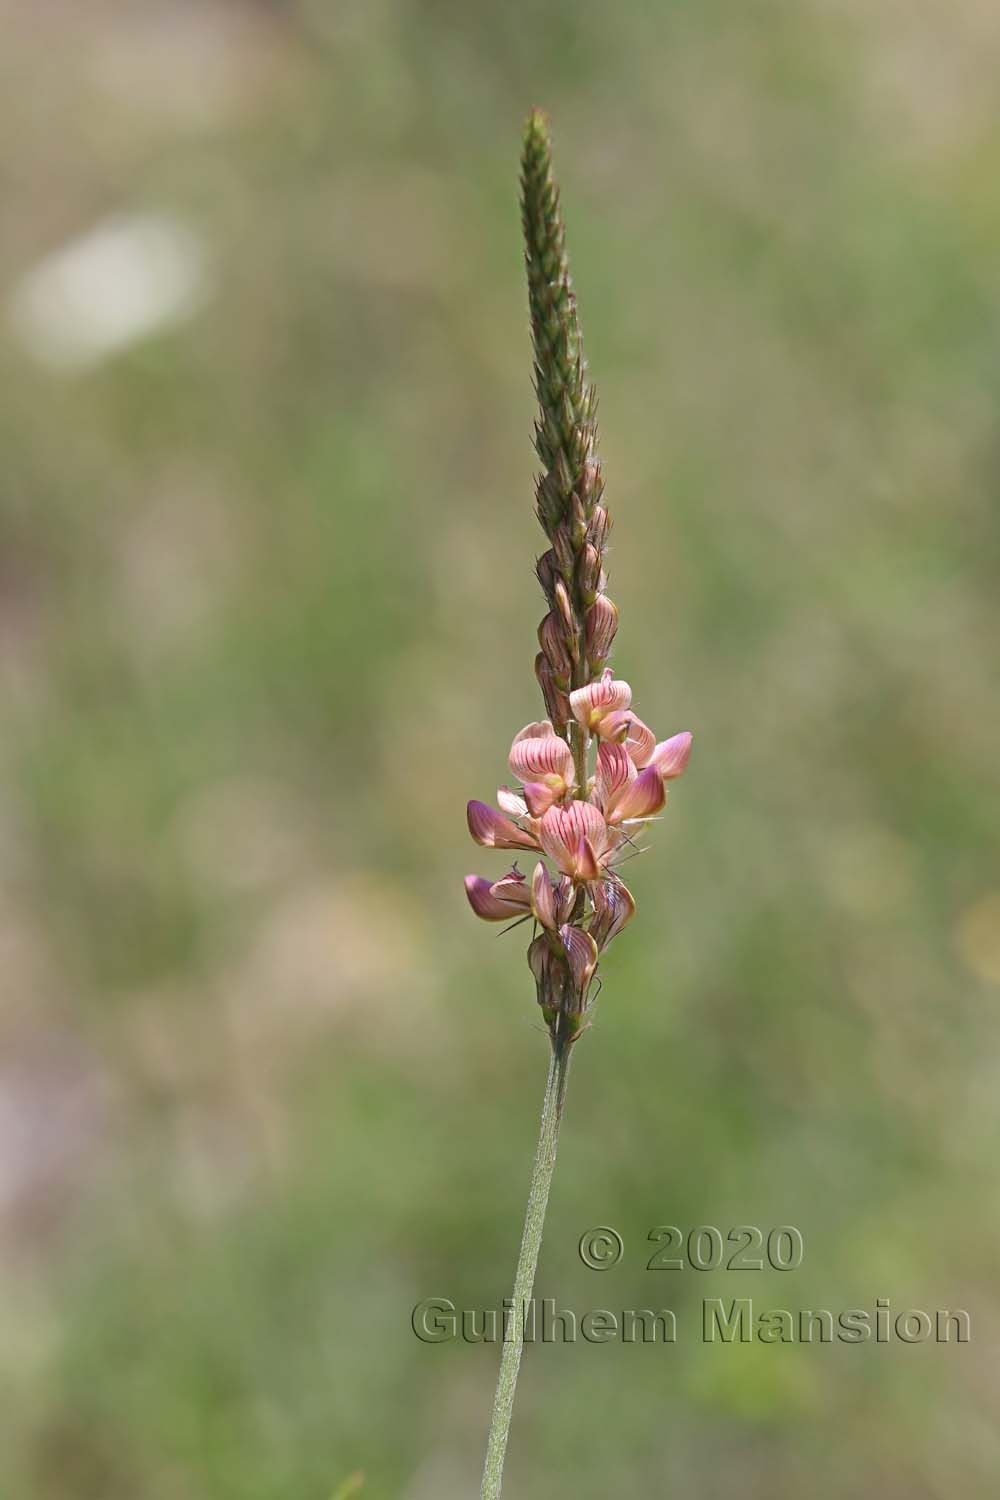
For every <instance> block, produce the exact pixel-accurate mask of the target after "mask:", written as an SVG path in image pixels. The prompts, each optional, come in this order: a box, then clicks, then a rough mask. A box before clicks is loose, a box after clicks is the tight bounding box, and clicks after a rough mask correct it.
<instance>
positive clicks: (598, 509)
mask: <svg viewBox="0 0 1000 1500" xmlns="http://www.w3.org/2000/svg"><path fill="white" fill-rule="evenodd" d="M610 530H611V517H610V516H609V515H608V513H607V511H606V510H605V509H604V506H603V505H595V506H594V513H593V515H592V516H591V518H590V525H589V526H588V528H587V535H588V537H589V538H590V540H591V541H592V542H593V544H594V546H595V547H596V548H597V550H598V552H603V551H604V544H605V542H606V541H607V539H608V532H609V531H610Z"/></svg>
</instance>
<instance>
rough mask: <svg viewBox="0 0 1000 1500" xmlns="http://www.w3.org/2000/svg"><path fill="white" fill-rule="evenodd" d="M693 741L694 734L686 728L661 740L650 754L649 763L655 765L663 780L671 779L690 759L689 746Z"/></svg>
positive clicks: (678, 773) (679, 772)
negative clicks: (667, 738)
mask: <svg viewBox="0 0 1000 1500" xmlns="http://www.w3.org/2000/svg"><path fill="white" fill-rule="evenodd" d="M693 743H694V735H693V734H690V733H689V732H688V731H687V730H686V729H685V730H684V731H683V732H682V733H681V734H674V735H671V737H670V739H669V740H661V741H660V743H659V744H658V745H657V747H656V749H655V750H654V751H653V753H652V755H651V756H650V760H649V764H650V765H651V766H655V767H656V769H657V770H658V771H659V773H660V775H661V776H662V777H663V779H664V781H672V780H673V778H674V777H675V776H679V775H680V774H681V772H682V771H683V770H684V769H685V767H686V766H687V763H688V761H689V760H690V759H691V746H692V745H693Z"/></svg>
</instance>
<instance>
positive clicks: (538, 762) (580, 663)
mask: <svg viewBox="0 0 1000 1500" xmlns="http://www.w3.org/2000/svg"><path fill="white" fill-rule="evenodd" d="M521 211H522V222H523V226H524V242H525V266H526V269H527V275H528V308H529V313H530V319H531V338H532V345H533V348H534V384H535V391H536V393H537V396H538V415H537V417H536V419H535V448H536V450H537V452H538V456H539V458H540V460H541V466H542V472H541V473H540V474H539V476H538V479H537V482H536V486H535V507H536V512H537V515H538V520H539V522H540V523H541V526H542V529H543V530H544V532H545V535H546V537H547V539H548V546H547V547H546V550H545V551H544V552H543V553H542V555H541V557H539V559H538V561H537V563H536V565H535V571H536V573H537V576H538V581H539V583H540V584H541V588H542V592H543V594H544V595H545V600H546V613H545V616H544V618H543V619H542V622H541V624H540V625H539V627H538V645H539V648H540V649H539V651H538V654H537V656H536V657H535V664H534V666H535V676H536V677H537V679H538V685H539V687H540V689H541V692H542V697H543V699H544V702H545V712H546V714H547V716H548V717H547V718H546V719H544V720H542V721H540V722H535V723H532V724H528V725H526V726H525V727H524V729H522V730H520V732H519V733H518V734H517V735H516V737H515V739H514V743H513V745H512V746H511V750H510V767H511V770H512V772H513V774H514V775H515V776H516V777H517V779H518V781H520V782H521V783H522V792H521V793H518V792H514V791H511V790H510V789H509V788H508V787H501V789H500V791H499V793H498V802H499V805H500V808H501V809H502V811H497V810H496V809H495V808H491V807H488V806H486V804H485V803H482V802H470V803H469V813H468V817H469V830H470V832H471V834H472V837H473V838H474V839H475V840H476V842H477V843H479V844H484V845H488V846H492V847H494V848H500V849H511V848H516V849H541V851H542V852H543V853H544V854H546V855H547V856H548V858H549V859H550V860H551V861H552V863H553V864H554V865H555V868H556V871H557V872H558V873H557V874H553V873H552V871H550V870H549V869H548V868H547V867H546V865H545V863H544V861H543V860H539V861H538V862H537V864H536V865H535V868H534V870H533V872H532V876H531V880H530V883H529V882H527V881H525V879H524V877H523V876H522V875H521V874H520V872H519V871H518V870H517V868H516V867H515V868H514V869H513V870H511V871H510V873H509V874H508V875H505V876H504V877H503V878H502V879H501V880H498V881H496V882H495V883H494V884H492V885H490V884H489V883H488V882H487V881H486V880H484V879H482V877H480V876H476V875H470V876H468V877H467V879H466V891H467V893H468V898H469V902H470V904H471V905H472V908H473V910H474V911H475V912H476V914H477V915H478V916H480V917H483V918H485V919H486V920H487V921H499V920H501V919H504V918H506V917H507V916H508V915H509V914H510V913H512V912H513V913H521V912H524V913H525V914H527V915H531V916H532V917H533V918H534V920H535V922H536V923H537V924H538V927H539V928H540V930H538V931H536V932H534V933H533V936H532V940H531V942H530V944H529V946H528V964H529V966H530V968H531V972H532V975H533V976H534V980H535V985H536V993H537V997H538V1003H539V1005H540V1007H541V1011H542V1016H543V1019H544V1021H545V1024H546V1026H547V1027H548V1029H549V1035H550V1037H551V1040H552V1062H551V1066H550V1070H549V1079H548V1084H547V1085H546V1093H545V1103H544V1105H543V1109H542V1124H541V1131H540V1135H539V1142H538V1151H537V1154H536V1157H535V1169H534V1173H533V1176H532V1184H531V1196H530V1198H529V1209H528V1215H527V1218H526V1221H525V1228H524V1235H523V1238H522V1242H521V1252H520V1256H519V1259H518V1267H517V1274H516V1277H515V1299H522V1298H523V1297H530V1296H531V1288H532V1285H533V1279H534V1271H535V1265H536V1263H537V1259H538V1250H539V1245H540V1242H541V1233H542V1220H543V1217H544V1213H545V1203H546V1200H547V1197H548V1191H549V1184H550V1182H551V1178H552V1169H553V1165H554V1162H555V1154H556V1140H557V1136H558V1131H559V1121H560V1118H561V1116H562V1109H563V1102H564V1098H565V1088H566V1077H567V1068H568V1065H569V1058H570V1056H571V1051H570V1049H571V1047H572V1044H573V1043H574V1042H576V1041H577V1039H578V1038H579V1037H580V1036H581V1035H582V1033H583V1031H584V1030H585V1028H586V1025H587V1021H586V1014H587V1011H588V1009H589V1006H590V1004H591V1001H590V986H591V981H592V979H593V977H594V973H595V970H596V968H597V963H598V957H599V954H600V953H601V951H602V950H603V949H604V948H605V947H606V946H607V945H608V943H610V942H611V940H612V939H613V938H614V937H615V936H616V935H617V934H618V933H619V932H620V931H621V929H622V928H623V927H624V926H625V924H626V923H627V922H628V921H629V920H630V919H631V917H632V915H633V913H634V911H635V902H634V901H633V899H632V896H631V894H630V893H629V891H628V890H627V889H626V887H625V886H624V885H623V884H622V882H621V880H620V879H619V878H618V875H617V874H616V873H615V871H614V870H613V869H612V868H611V866H612V864H613V862H614V861H615V860H616V859H617V856H618V855H619V854H620V853H622V852H623V851H624V846H625V845H626V844H628V843H631V840H630V838H629V835H628V832H627V831H626V825H627V824H628V823H629V822H631V821H633V820H636V821H637V820H641V819H645V818H649V817H651V816H652V815H653V813H654V812H656V811H658V810H659V808H661V807H662V806H663V802H664V798H665V796H666V791H665V783H666V781H668V780H670V779H671V778H672V777H674V776H678V775H680V773H681V771H683V769H684V767H685V765H686V764H687V760H688V756H689V754H690V748H691V737H690V735H687V734H682V735H675V736H674V737H673V739H671V740H664V741H663V742H662V743H661V744H657V743H656V737H655V735H654V734H653V732H652V730H651V729H649V728H647V726H646V725H645V724H644V723H643V722H642V720H641V719H639V718H638V717H637V716H636V715H635V714H634V713H633V712H632V689H631V688H630V687H629V685H628V683H627V682H622V681H621V680H620V679H616V678H615V676H614V674H613V672H612V671H611V669H610V668H609V667H608V665H607V659H608V657H609V655H610V653H611V649H612V643H613V642H614V640H615V637H616V633H617V630H618V608H617V606H616V605H615V604H614V603H613V602H612V601H611V600H610V599H609V598H608V596H607V572H606V567H605V549H606V545H607V539H608V531H609V527H610V524H611V523H610V518H609V516H608V512H607V509H606V507H605V504H604V480H603V476H602V473H601V465H600V460H599V458H598V456H597V395H596V392H595V390H594V388H593V386H592V385H591V384H590V383H589V382H588V380H587V374H586V371H587V366H586V361H585V359H584V354H583V338H582V335H581V332H580V321H579V317H578V315H577V307H576V297H575V296H574V293H573V287H572V283H571V281H570V274H569V262H568V259H567V257H566V245H565V230H564V228H563V221H562V215H561V212H560V208H559V191H558V188H557V187H556V184H555V180H554V178H553V175H552V151H551V145H550V142H549V134H548V125H547V122H546V120H545V117H544V115H542V114H541V113H540V112H539V111H537V110H536V111H534V112H533V113H532V115H531V117H530V118H529V120H528V122H527V126H526V128H525V134H524V149H523V154H522V158H521ZM595 740H596V742H597V746H596V750H597V753H596V757H595V753H594V751H595V745H594V742H595ZM595 758H596V771H595V770H594V762H595ZM633 847H634V846H633ZM513 1321H514V1325H515V1332H514V1336H513V1338H512V1339H511V1340H509V1341H507V1340H505V1342H504V1350H503V1355H502V1359H501V1373H500V1380H499V1382H498V1385H497V1398H496V1402H495V1405H494V1412H493V1422H492V1425H491V1428H490V1437H489V1442H488V1445H487V1453H486V1465H485V1469H484V1473H483V1485H482V1500H499V1496H500V1491H501V1481H502V1475H503V1461H504V1454H505V1452H506V1447H507V1434H508V1431H509V1427H510V1414H511V1404H512V1400H513V1391H514V1384H515V1382H516V1380H517V1371H518V1365H519V1362H520V1357H521V1344H522V1342H523V1338H522V1335H521V1333H519V1332H518V1330H517V1324H518V1319H516V1318H515V1319H514V1320H513Z"/></svg>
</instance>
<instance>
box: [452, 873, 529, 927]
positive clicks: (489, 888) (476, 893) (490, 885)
mask: <svg viewBox="0 0 1000 1500" xmlns="http://www.w3.org/2000/svg"><path fill="white" fill-rule="evenodd" d="M465 894H466V895H467V896H468V898H469V905H470V906H471V907H472V910H473V911H474V912H475V914H476V916H477V917H482V918H483V920H484V921H486V922H506V921H508V920H509V919H510V918H512V917H517V916H519V915H523V914H524V913H525V912H526V911H527V910H528V909H529V908H530V905H531V892H530V891H529V889H528V886H527V883H526V882H525V879H524V876H523V875H522V874H521V873H520V871H519V870H518V868H517V866H516V865H515V866H514V868H513V869H512V870H511V872H510V874H509V875H505V876H504V877H503V879H502V880H495V881H492V882H491V881H489V880H485V879H484V878H483V876H482V875H466V877H465Z"/></svg>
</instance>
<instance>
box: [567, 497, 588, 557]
mask: <svg viewBox="0 0 1000 1500" xmlns="http://www.w3.org/2000/svg"><path fill="white" fill-rule="evenodd" d="M569 523H570V534H571V535H572V538H573V545H574V547H582V546H583V543H584V540H585V539H586V536H587V517H586V515H585V513H584V509H583V501H582V500H581V499H580V496H579V495H578V494H577V493H576V492H575V491H574V492H573V495H572V496H571V498H570V502H569Z"/></svg>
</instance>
